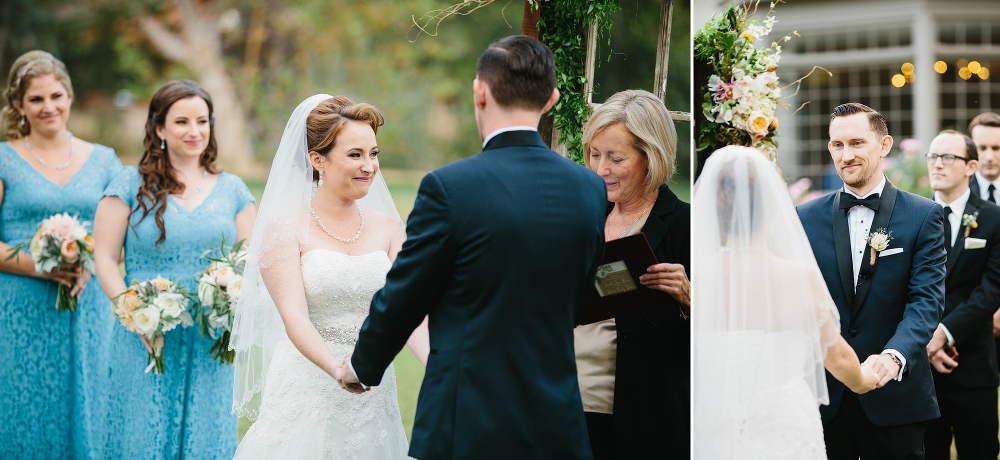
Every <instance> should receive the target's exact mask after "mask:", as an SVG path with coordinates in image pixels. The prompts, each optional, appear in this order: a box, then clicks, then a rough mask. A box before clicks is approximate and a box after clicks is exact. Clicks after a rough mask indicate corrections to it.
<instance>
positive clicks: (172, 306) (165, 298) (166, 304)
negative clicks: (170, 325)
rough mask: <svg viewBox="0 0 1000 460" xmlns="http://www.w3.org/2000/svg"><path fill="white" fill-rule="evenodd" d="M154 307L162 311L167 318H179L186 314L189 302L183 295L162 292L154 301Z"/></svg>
mask: <svg viewBox="0 0 1000 460" xmlns="http://www.w3.org/2000/svg"><path fill="white" fill-rule="evenodd" d="M153 305H154V306H156V308H158V309H159V310H162V315H163V316H165V317H167V318H179V317H180V316H181V315H182V314H183V313H184V307H186V306H187V300H186V299H185V298H184V296H183V295H181V294H174V293H170V292H161V293H160V294H159V295H157V296H156V298H155V299H153Z"/></svg>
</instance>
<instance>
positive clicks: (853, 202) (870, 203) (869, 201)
mask: <svg viewBox="0 0 1000 460" xmlns="http://www.w3.org/2000/svg"><path fill="white" fill-rule="evenodd" d="M855 206H864V207H866V208H868V209H871V210H872V211H878V193H873V194H871V195H868V197H867V198H858V197H856V196H854V195H851V194H850V193H847V192H840V209H851V208H853V207H855Z"/></svg>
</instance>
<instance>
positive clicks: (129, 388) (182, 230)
mask: <svg viewBox="0 0 1000 460" xmlns="http://www.w3.org/2000/svg"><path fill="white" fill-rule="evenodd" d="M140 182H141V177H140V176H139V172H138V170H137V169H136V167H134V166H128V167H126V168H125V169H124V170H123V171H122V172H121V174H119V175H118V177H117V178H115V180H114V181H113V182H112V184H111V185H110V186H108V188H107V189H106V190H105V191H104V195H105V196H116V197H119V198H121V200H122V201H124V202H125V203H126V204H127V205H128V206H129V207H130V208H132V209H136V207H137V206H138V202H137V200H136V195H137V194H138V191H139V185H140ZM167 200H168V201H167V209H166V210H165V211H164V213H163V222H164V226H165V228H166V240H165V241H164V242H162V243H160V245H159V247H157V246H156V240H157V239H158V238H159V237H160V229H159V228H158V227H157V226H156V221H155V220H154V215H153V212H151V213H150V215H149V216H147V217H146V218H145V219H142V220H141V221H140V218H141V217H142V211H139V212H137V213H134V214H132V217H131V220H130V222H129V224H130V227H129V229H128V231H127V233H126V236H125V271H126V275H125V283H126V284H131V283H132V280H139V281H142V280H147V279H151V278H155V277H156V276H157V275H162V276H164V277H166V278H170V279H172V280H179V281H181V282H182V283H183V284H184V285H186V286H187V287H188V289H191V292H192V293H196V292H197V282H196V280H195V277H194V274H195V273H196V272H198V271H201V270H204V269H205V267H206V266H207V265H208V261H207V260H205V259H204V258H202V254H203V253H204V252H205V251H206V250H209V249H214V248H218V247H219V245H220V242H221V239H222V237H223V236H225V238H226V241H227V242H228V243H229V244H232V243H234V242H235V240H236V224H235V218H236V214H238V213H239V212H240V211H242V210H244V209H245V208H246V206H247V205H248V204H250V203H253V202H254V198H253V195H251V194H250V190H249V189H247V186H246V184H244V183H243V181H242V180H241V179H240V178H239V177H237V176H234V175H232V174H226V173H222V175H221V176H220V177H219V181H218V183H217V184H216V185H215V186H214V187H213V188H212V189H211V190H208V196H207V197H205V200H204V201H203V202H202V203H201V204H200V205H198V207H196V208H194V210H188V209H186V208H184V207H183V206H181V205H179V204H178V203H177V201H175V200H174V198H173V197H168V199H167ZM113 336H114V347H115V348H114V350H115V356H114V358H113V359H112V362H111V368H110V377H111V394H112V397H111V411H110V413H109V416H108V425H107V430H108V434H109V442H108V444H107V446H106V449H105V451H104V452H103V455H104V456H105V457H107V458H141V459H147V460H148V459H178V458H180V459H183V458H192V459H218V458H227V459H229V458H232V457H233V454H234V453H235V452H236V440H237V439H236V438H237V422H236V416H235V415H233V414H232V404H233V368H232V367H230V366H224V365H221V364H219V363H217V362H215V361H213V360H212V359H211V357H210V356H209V355H208V350H209V349H210V348H211V346H212V343H213V341H212V340H211V339H205V340H204V341H203V340H202V338H201V336H200V335H199V334H198V331H197V327H196V326H192V327H188V328H177V329H174V330H173V331H170V332H167V334H166V337H165V340H164V348H163V355H164V359H163V364H164V373H163V375H155V374H146V373H144V372H143V371H144V370H145V368H146V361H147V356H148V354H147V352H146V349H145V348H144V347H143V345H142V342H141V341H140V339H139V337H138V336H136V335H135V334H133V333H131V332H128V331H127V330H126V329H125V328H124V327H122V326H121V325H120V324H116V325H115V328H114V333H113Z"/></svg>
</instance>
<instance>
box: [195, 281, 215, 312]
mask: <svg viewBox="0 0 1000 460" xmlns="http://www.w3.org/2000/svg"><path fill="white" fill-rule="evenodd" d="M198 300H200V301H201V303H202V305H204V306H206V307H211V306H213V305H215V277H213V276H212V275H210V274H208V273H206V274H204V275H202V277H201V279H200V280H198Z"/></svg>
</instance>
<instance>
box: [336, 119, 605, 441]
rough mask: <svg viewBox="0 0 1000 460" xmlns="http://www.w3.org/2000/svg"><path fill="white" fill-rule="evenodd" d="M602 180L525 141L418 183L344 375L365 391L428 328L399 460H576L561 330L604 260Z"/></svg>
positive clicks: (574, 411) (527, 137) (535, 139)
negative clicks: (407, 459)
mask: <svg viewBox="0 0 1000 460" xmlns="http://www.w3.org/2000/svg"><path fill="white" fill-rule="evenodd" d="M606 203H607V192H606V189H605V186H604V181H603V180H601V178H600V177H598V176H597V175H596V174H594V173H593V172H592V171H590V170H587V169H586V168H584V167H582V166H580V165H578V164H576V163H573V162H572V161H570V160H567V159H565V158H563V157H561V156H559V155H558V154H557V153H555V152H553V151H551V150H549V149H548V148H547V147H546V146H545V144H544V143H543V142H542V139H541V137H540V136H539V135H538V133H536V132H533V131H513V132H507V133H502V134H499V135H497V136H496V137H494V138H493V139H491V140H490V141H489V143H488V144H487V145H486V147H485V149H484V150H483V152H482V153H480V154H478V155H475V156H473V157H471V158H467V159H464V160H460V161H457V162H455V163H452V164H450V165H447V166H444V167H442V168H440V169H438V170H436V171H433V172H431V173H429V174H427V176H425V177H424V179H423V181H422V182H421V184H420V189H419V191H418V193H417V199H416V203H415V204H414V207H413V212H412V213H411V214H410V217H409V221H408V225H407V228H406V232H407V239H406V242H405V243H404V244H403V248H402V250H401V251H400V253H399V255H398V256H397V258H396V261H395V263H394V264H393V267H392V269H391V270H390V271H389V274H388V275H387V279H386V284H385V287H384V288H382V289H381V290H380V291H378V292H377V293H376V294H375V296H374V298H373V299H372V303H371V311H370V312H369V316H368V318H367V319H366V320H365V322H364V324H363V325H362V327H361V332H360V334H359V337H358V343H357V346H356V348H355V351H354V355H353V356H352V358H351V363H352V365H353V367H354V369H355V371H356V372H357V376H358V378H359V379H360V380H361V382H363V383H365V384H367V385H376V384H378V383H379V381H380V379H381V378H382V375H383V371H384V370H385V369H386V367H387V366H388V365H389V364H390V363H391V362H392V359H393V358H394V357H395V356H396V354H397V353H398V352H399V350H400V349H401V348H402V347H403V345H404V344H405V342H406V340H407V338H408V337H409V336H410V333H411V332H412V331H413V329H414V328H416V326H417V325H418V324H419V323H420V322H421V320H423V318H424V316H425V315H429V330H430V347H431V351H430V356H429V357H428V360H427V370H426V373H425V375H424V380H423V384H422V386H421V388H420V396H419V400H418V403H417V413H416V420H415V421H414V425H413V436H412V442H411V444H410V452H409V453H410V455H412V456H413V457H417V458H420V459H451V458H455V459H489V458H496V459H508V458H537V459H589V458H591V452H590V444H589V442H588V441H587V440H588V437H587V427H586V422H585V420H584V414H583V404H582V402H581V400H580V389H579V384H578V383H577V377H576V361H575V355H574V350H573V328H574V325H575V324H576V322H575V320H576V315H577V313H578V311H579V309H580V308H581V307H582V306H583V304H584V303H585V302H586V300H587V295H588V294H589V289H593V287H592V286H593V283H594V276H595V274H596V271H597V267H598V266H599V265H600V262H601V258H602V257H603V255H604V220H605V217H604V209H605V204H606Z"/></svg>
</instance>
